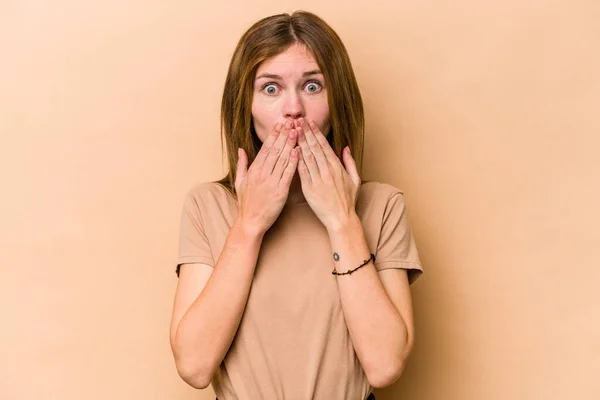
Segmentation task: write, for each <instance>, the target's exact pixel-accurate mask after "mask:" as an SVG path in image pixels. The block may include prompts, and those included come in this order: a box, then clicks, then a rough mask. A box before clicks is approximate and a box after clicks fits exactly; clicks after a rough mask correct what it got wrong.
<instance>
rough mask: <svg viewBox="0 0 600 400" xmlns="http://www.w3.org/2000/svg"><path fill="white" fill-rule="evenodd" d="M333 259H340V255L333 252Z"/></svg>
mask: <svg viewBox="0 0 600 400" xmlns="http://www.w3.org/2000/svg"><path fill="white" fill-rule="evenodd" d="M333 259H334V260H335V261H340V255H339V254H338V253H333Z"/></svg>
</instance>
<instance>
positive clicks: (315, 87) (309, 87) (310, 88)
mask: <svg viewBox="0 0 600 400" xmlns="http://www.w3.org/2000/svg"><path fill="white" fill-rule="evenodd" d="M306 89H307V90H308V91H309V92H311V93H315V92H318V91H319V89H321V85H320V84H319V83H317V82H310V83H308V84H307V85H306Z"/></svg>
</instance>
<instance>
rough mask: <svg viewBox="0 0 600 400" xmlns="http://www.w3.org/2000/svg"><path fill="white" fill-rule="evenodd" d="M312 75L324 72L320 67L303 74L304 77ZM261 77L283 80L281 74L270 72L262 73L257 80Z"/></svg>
mask: <svg viewBox="0 0 600 400" xmlns="http://www.w3.org/2000/svg"><path fill="white" fill-rule="evenodd" d="M312 75H323V73H322V72H321V71H320V70H318V69H313V70H312V71H306V72H305V73H303V74H302V76H303V77H306V76H312ZM260 78H269V79H279V80H282V78H281V77H280V76H279V75H276V74H269V73H264V74H260V75H259V76H257V77H256V79H255V80H258V79H260Z"/></svg>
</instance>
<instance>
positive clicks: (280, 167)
mask: <svg viewBox="0 0 600 400" xmlns="http://www.w3.org/2000/svg"><path fill="white" fill-rule="evenodd" d="M296 136H297V135H296V131H295V130H294V129H291V130H290V132H289V134H288V140H287V142H286V144H285V147H284V148H283V151H282V152H281V156H280V157H279V160H277V164H275V168H273V174H272V176H273V177H274V178H275V179H277V180H278V181H279V180H281V178H282V175H283V173H284V171H285V170H286V168H287V165H288V163H289V162H290V157H291V152H292V149H293V148H294V147H295V146H296Z"/></svg>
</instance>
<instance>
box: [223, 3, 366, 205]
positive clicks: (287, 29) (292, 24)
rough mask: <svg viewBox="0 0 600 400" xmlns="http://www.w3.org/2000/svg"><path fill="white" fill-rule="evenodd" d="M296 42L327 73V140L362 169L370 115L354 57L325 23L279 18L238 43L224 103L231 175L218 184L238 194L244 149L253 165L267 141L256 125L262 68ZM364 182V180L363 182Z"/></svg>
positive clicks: (305, 16)
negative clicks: (366, 114)
mask: <svg viewBox="0 0 600 400" xmlns="http://www.w3.org/2000/svg"><path fill="white" fill-rule="evenodd" d="M295 43H302V44H304V45H306V47H307V48H308V50H309V51H310V52H311V53H312V54H313V56H314V57H315V60H316V62H317V64H318V65H319V68H320V69H321V71H322V72H323V75H324V79H325V86H326V87H327V97H328V98H327V102H328V104H329V120H330V123H331V131H330V133H329V135H328V136H327V141H328V142H329V144H330V145H331V147H332V149H333V150H334V151H335V154H336V155H337V156H338V157H339V158H341V154H342V150H343V149H344V147H346V146H349V147H350V151H351V153H352V157H353V158H354V160H355V161H356V167H357V171H358V172H359V174H360V173H361V169H362V158H363V142H364V125H365V122H364V110H363V103H362V98H361V95H360V90H359V88H358V83H357V82H356V78H355V76H354V71H353V70H352V65H351V63H350V58H349V57H348V53H347V51H346V48H345V47H344V44H343V43H342V41H341V39H340V37H339V36H338V35H337V34H336V33H335V31H334V30H333V29H331V27H330V26H329V25H327V23H326V22H325V21H323V20H322V19H321V18H319V17H318V16H316V15H315V14H312V13H310V12H307V11H296V12H294V13H293V14H292V15H289V14H278V15H272V16H270V17H266V18H263V19H261V20H259V21H258V22H256V23H255V24H254V25H252V26H251V27H250V28H249V29H248V30H247V31H246V32H245V33H244V35H243V36H242V37H241V39H240V41H239V42H238V44H237V46H236V48H235V51H234V53H233V56H232V58H231V63H230V64H229V70H228V72H227V78H226V80H225V87H224V89H223V99H222V102H221V145H223V139H225V143H226V146H227V156H228V161H229V172H228V174H227V175H226V176H225V177H223V178H222V179H220V180H219V181H216V182H215V183H219V184H221V185H223V186H224V187H225V188H226V189H227V190H228V191H229V192H230V193H231V194H233V195H234V197H237V196H236V193H235V176H236V173H237V160H238V153H237V149H238V147H241V148H243V149H244V150H245V151H246V154H247V155H248V166H250V165H251V164H252V161H253V160H254V158H255V157H256V155H257V154H258V151H259V150H260V148H261V146H262V142H261V141H260V139H259V138H258V136H257V135H256V133H255V131H254V127H253V124H252V95H253V86H254V78H255V76H256V71H257V70H258V67H259V65H260V63H262V62H263V61H265V60H267V59H268V58H271V57H274V56H276V55H278V54H280V53H282V52H284V51H285V50H286V49H287V48H289V47H290V46H291V45H293V44H295ZM363 182H364V181H363Z"/></svg>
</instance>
